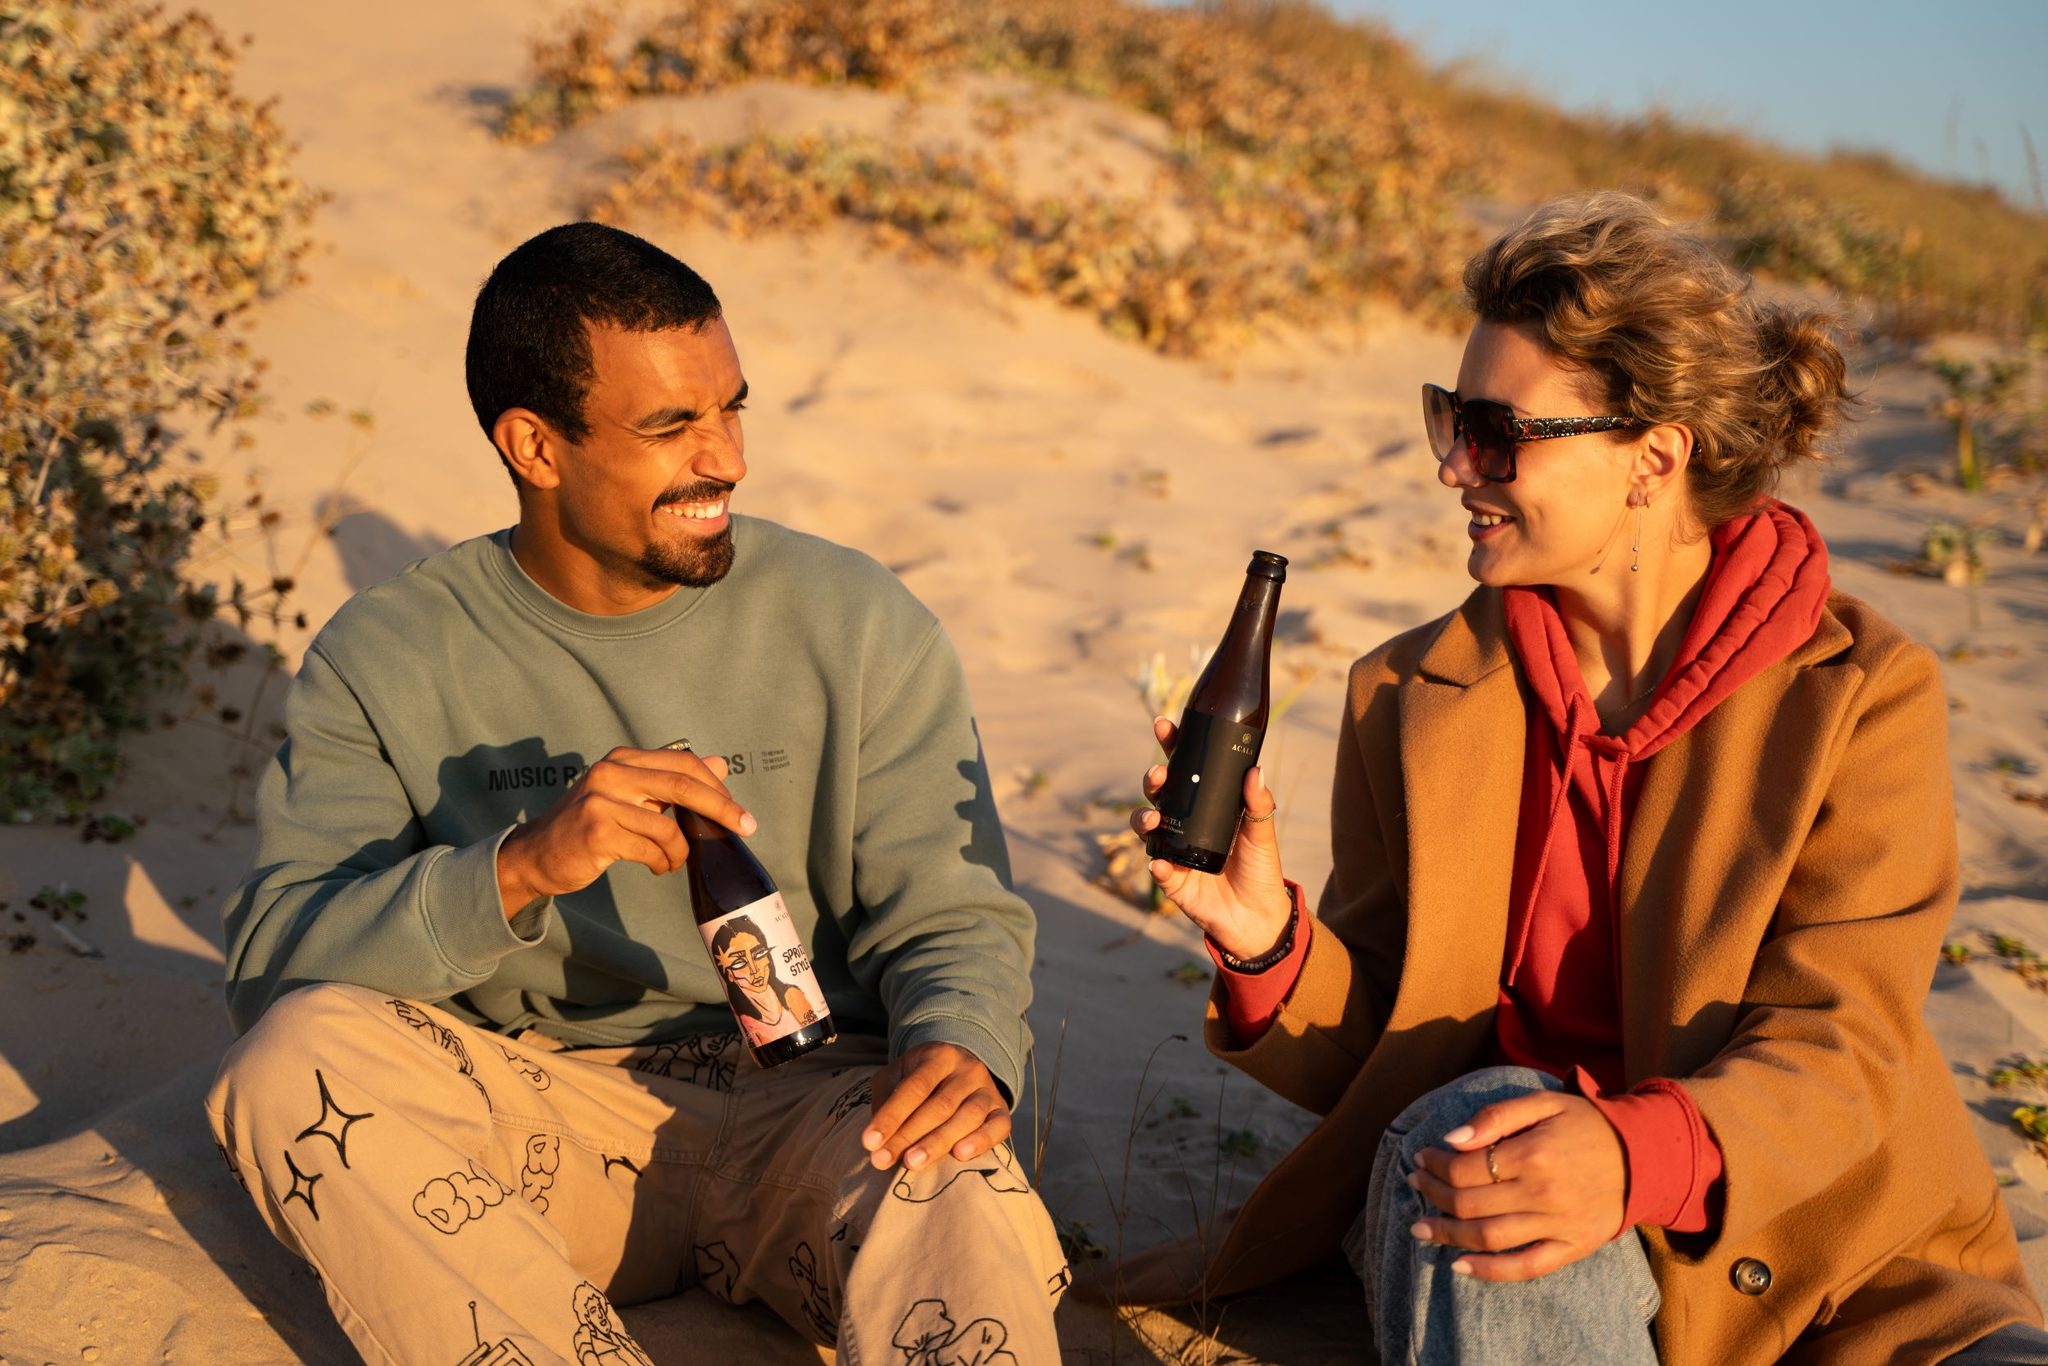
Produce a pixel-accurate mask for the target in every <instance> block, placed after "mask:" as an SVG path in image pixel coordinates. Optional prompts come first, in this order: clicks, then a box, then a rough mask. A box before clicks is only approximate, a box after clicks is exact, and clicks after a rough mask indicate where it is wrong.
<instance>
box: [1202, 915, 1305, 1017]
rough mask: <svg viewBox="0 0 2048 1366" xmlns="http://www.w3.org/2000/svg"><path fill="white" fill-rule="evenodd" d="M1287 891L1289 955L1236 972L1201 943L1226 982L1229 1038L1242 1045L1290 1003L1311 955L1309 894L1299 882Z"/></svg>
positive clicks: (1225, 1013) (1208, 944) (1210, 946)
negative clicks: (1290, 901)
mask: <svg viewBox="0 0 2048 1366" xmlns="http://www.w3.org/2000/svg"><path fill="white" fill-rule="evenodd" d="M1287 893H1288V895H1289V896H1291V897H1293V898H1294V947H1293V948H1291V949H1289V950H1288V951H1287V956H1286V957H1285V958H1283V959H1281V960H1280V961H1279V962H1277V963H1275V964H1274V965H1273V966H1272V967H1270V968H1267V969H1266V970H1265V971H1264V972H1234V971H1232V970H1231V969H1230V967H1229V966H1228V965H1226V964H1225V963H1224V961H1223V955H1222V954H1220V953H1218V952H1217V950H1216V945H1215V944H1213V943H1211V942H1210V941H1209V940H1207V939H1204V940H1203V941H1202V942H1203V944H1204V945H1205V946H1206V947H1207V948H1208V950H1209V957H1211V958H1213V959H1214V960H1215V961H1216V975H1217V978H1218V980H1220V981H1221V982H1222V983H1223V1018H1224V1019H1225V1020H1226V1021H1228V1022H1229V1024H1230V1037H1231V1040H1232V1042H1234V1043H1235V1044H1236V1045H1237V1046H1238V1047H1239V1048H1249V1047H1251V1046H1252V1045H1253V1044H1255V1043H1257V1042H1258V1041H1259V1039H1260V1037H1261V1036H1262V1035H1263V1034H1265V1032H1266V1031H1267V1030H1268V1029H1270V1028H1271V1027H1272V1024H1273V1021H1274V1019H1275V1018H1276V1017H1277V1016H1278V1015H1279V1014H1280V1007H1281V1006H1283V1005H1285V1004H1286V1003H1287V993H1288V992H1290V991H1292V990H1294V984H1295V983H1296V982H1297V981H1299V980H1300V979H1301V964H1302V960H1304V959H1306V958H1307V957H1308V939H1309V933H1310V931H1309V926H1311V925H1313V924H1314V923H1315V921H1314V920H1313V919H1312V918H1310V916H1309V914H1308V895H1307V893H1305V892H1303V891H1302V890H1301V886H1300V884H1299V883H1295V882H1289V883H1288V884H1287Z"/></svg>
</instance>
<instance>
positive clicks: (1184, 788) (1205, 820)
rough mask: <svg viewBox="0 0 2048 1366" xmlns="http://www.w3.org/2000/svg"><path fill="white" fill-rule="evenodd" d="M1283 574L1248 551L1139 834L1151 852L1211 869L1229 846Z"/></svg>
mask: <svg viewBox="0 0 2048 1366" xmlns="http://www.w3.org/2000/svg"><path fill="white" fill-rule="evenodd" d="M1286 582H1287V559H1286V557H1285V556H1282V555H1275V554H1273V553H1272V552H1271V551H1266V550H1260V551H1255V552H1253V554H1252V562H1251V564H1250V566H1248V567H1247V568H1246V569H1245V574H1244V591H1243V592H1242V593H1240V594H1238V598H1237V611H1236V612H1235V613H1233V614H1232V615H1231V618H1230V628H1229V629H1228V630H1226V631H1225V632H1224V633H1223V643H1222V644H1220V645H1218V646H1217V647H1216V653H1215V654H1213V655H1211V656H1210V657H1209V666H1208V667H1207V668H1206V669H1203V670H1202V676H1201V678H1199V679H1198V680H1196V682H1195V690H1194V692H1192V693H1190V694H1189V696H1188V705H1187V708H1186V709H1185V710H1184V711H1182V712H1181V715H1180V732H1179V734H1178V735H1177V736H1176V737H1175V739H1174V746H1173V758H1172V759H1171V760H1170V761H1169V762H1168V764H1167V767H1166V785H1165V786H1164V787H1162V788H1160V789H1159V796H1158V799H1157V802H1156V803H1155V804H1156V805H1157V806H1158V808H1159V825H1158V827H1157V828H1156V829H1154V830H1153V832H1152V836H1151V838H1150V840H1149V841H1147V849H1148V851H1149V852H1150V854H1151V855H1152V857H1153V858H1162V859H1165V860H1166V861H1167V862H1169V863H1177V864H1179V865H1180V866H1181V867H1183V868H1194V869H1197V870H1199V871H1201V872H1204V873H1213V872H1216V871H1218V870H1219V869H1221V868H1222V867H1223V860H1224V859H1225V858H1227V857H1228V856H1229V854H1230V846H1231V842H1232V841H1233V840H1235V839H1236V838H1237V823H1238V820H1239V818H1240V817H1242V816H1243V815H1244V775H1245V774H1246V772H1248V771H1249V770H1250V768H1251V766H1252V765H1253V764H1256V763H1257V762H1258V761H1259V749H1260V747H1261V746H1262V745H1264V744H1265V740H1266V716H1267V713H1268V711H1269V710H1270V709H1271V707H1272V700H1273V693H1272V683H1271V679H1270V673H1271V663H1272V657H1273V620H1274V618H1275V617H1276V616H1278V615H1279V611H1280V585H1281V584H1283V583H1286Z"/></svg>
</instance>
